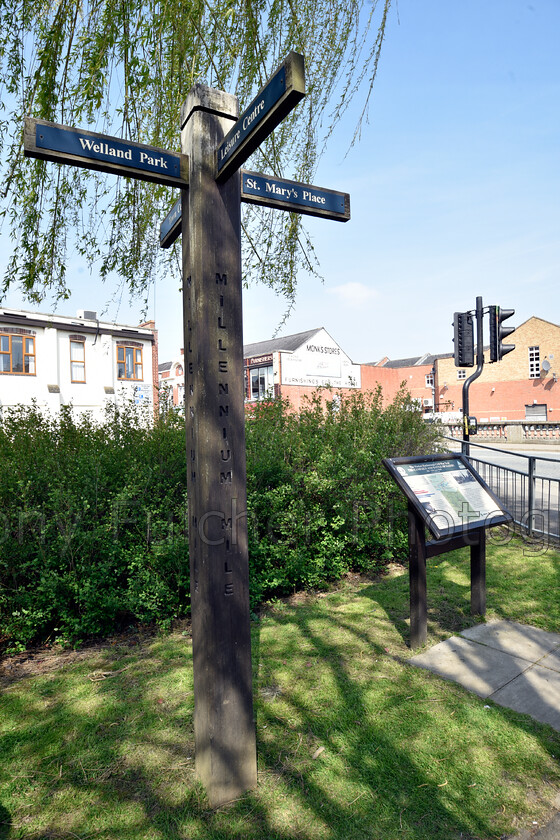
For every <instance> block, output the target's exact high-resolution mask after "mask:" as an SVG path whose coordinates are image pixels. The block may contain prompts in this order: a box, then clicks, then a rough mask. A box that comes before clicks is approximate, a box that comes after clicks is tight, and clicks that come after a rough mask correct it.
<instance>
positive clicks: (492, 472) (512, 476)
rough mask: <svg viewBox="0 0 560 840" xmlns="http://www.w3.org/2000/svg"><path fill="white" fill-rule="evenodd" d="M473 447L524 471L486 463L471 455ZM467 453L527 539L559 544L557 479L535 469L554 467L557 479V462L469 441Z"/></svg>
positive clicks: (559, 492)
mask: <svg viewBox="0 0 560 840" xmlns="http://www.w3.org/2000/svg"><path fill="white" fill-rule="evenodd" d="M444 439H445V440H446V441H450V442H452V443H453V444H454V445H455V446H454V447H453V448H454V449H457V448H462V449H463V450H464V447H463V446H462V442H461V441H458V440H457V439H455V438H450V437H447V436H444ZM472 447H476V449H477V450H479V449H480V450H487V451H488V452H494V453H496V452H498V453H502V454H505V455H508V456H511V457H514V458H519V459H522V461H523V462H525V463H524V466H525V469H514V468H513V467H510V466H503V465H501V464H495V463H493V462H492V461H490V460H488V456H487V457H486V458H484V457H483V456H484V454H485V453H480V454H479V453H478V452H477V453H476V454H474V453H473V449H472ZM448 448H449V449H451V447H448ZM468 449H469V454H468V455H467V457H468V458H469V461H470V462H471V464H472V465H473V467H474V468H475V470H476V471H477V472H478V473H479V474H480V475H481V476H482V478H483V479H484V481H485V482H486V484H488V486H489V487H490V488H491V490H492V491H493V492H494V493H495V494H496V496H497V497H498V498H499V499H500V501H501V502H502V504H503V505H504V507H505V508H507V510H509V512H510V513H511V515H512V517H513V521H514V523H515V524H516V525H517V526H518V528H520V529H521V531H522V532H524V533H526V534H528V535H529V536H530V537H533V536H534V537H537V536H539V537H547V538H548V539H550V540H560V477H559V478H555V477H551V476H545V475H541V474H539V469H540V470H541V471H542V470H543V468H542V467H540V466H539V467H537V464H539V465H540V462H545V463H546V462H548V463H551V464H554V465H555V466H556V468H557V469H558V472H559V476H560V461H557V460H555V459H554V458H547V457H546V456H545V455H525V454H521V453H519V452H515V451H511V450H507V449H500V448H498V447H495V446H484V445H483V444H480V443H473V442H472V439H471V440H470V441H469V444H468Z"/></svg>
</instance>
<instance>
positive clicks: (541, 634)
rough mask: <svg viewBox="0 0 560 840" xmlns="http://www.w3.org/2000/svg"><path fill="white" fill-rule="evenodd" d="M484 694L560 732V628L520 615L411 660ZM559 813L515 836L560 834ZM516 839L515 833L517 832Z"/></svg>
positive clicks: (533, 838) (535, 839)
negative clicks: (552, 628)
mask: <svg viewBox="0 0 560 840" xmlns="http://www.w3.org/2000/svg"><path fill="white" fill-rule="evenodd" d="M409 662H410V664H412V665H418V666H419V667H421V668H427V669H428V670H429V671H433V672H434V673H435V674H439V675H440V676H441V677H445V678H446V679H448V680H454V681H455V682H457V683H460V684H461V685H462V686H464V687H465V688H466V689H468V690H469V691H473V692H474V693H475V694H478V696H479V697H482V698H484V699H490V700H492V701H493V702H494V703H498V704H499V705H500V706H506V707H507V708H509V709H514V710H515V711H516V712H522V713H523V714H527V715H531V717H533V718H535V720H538V721H541V722H542V723H548V724H549V726H552V727H553V728H554V729H556V730H558V731H559V732H560V634H558V633H547V632H546V631H545V630H539V629H538V628H536V627H529V626H528V625H526V624H518V623H516V622H515V621H489V622H488V623H487V624H477V625H476V626H475V627H469V629H468V630H464V631H463V632H462V633H461V634H460V635H459V636H452V637H451V638H450V639H446V640H445V641H444V642H439V644H437V645H434V647H432V648H430V650H427V651H425V652H424V653H420V654H418V655H417V656H414V657H412V659H410V660H409ZM557 803H558V804H557V808H558V813H557V814H556V815H555V816H554V817H553V819H552V821H551V822H549V823H548V825H546V826H541V827H539V828H536V829H534V830H532V831H531V830H527V831H525V832H522V833H521V834H518V835H516V840H560V796H559V797H558V798H557ZM512 840H513V838H512Z"/></svg>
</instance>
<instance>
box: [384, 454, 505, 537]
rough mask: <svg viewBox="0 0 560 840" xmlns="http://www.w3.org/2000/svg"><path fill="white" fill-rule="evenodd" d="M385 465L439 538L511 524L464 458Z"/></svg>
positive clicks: (421, 459)
mask: <svg viewBox="0 0 560 840" xmlns="http://www.w3.org/2000/svg"><path fill="white" fill-rule="evenodd" d="M383 465H384V466H385V468H386V469H387V470H388V471H389V473H390V474H391V475H392V477H393V478H394V479H395V481H396V483H397V484H398V486H399V487H400V489H401V490H402V491H403V493H404V494H405V496H406V497H407V499H408V500H409V501H410V502H411V503H412V504H413V506H414V508H415V510H416V511H417V513H418V514H419V515H420V516H421V518H422V520H423V521H424V523H425V525H426V526H427V527H428V529H429V531H430V533H431V534H433V536H434V537H435V538H436V539H442V538H444V537H450V536H454V535H455V534H460V533H463V532H465V531H471V530H474V529H476V528H489V527H493V526H495V525H503V524H505V523H506V522H509V521H511V518H512V517H511V514H510V513H509V512H508V511H507V510H506V509H505V508H504V506H503V504H502V503H501V501H500V500H499V499H498V497H497V496H496V495H495V494H494V493H493V492H492V490H491V489H490V488H489V487H488V485H487V484H486V482H485V481H484V480H483V478H482V477H481V476H480V475H479V474H478V473H477V472H476V470H475V469H473V467H472V466H471V464H470V463H469V461H468V460H467V458H465V456H464V455H460V454H455V453H453V454H442V455H420V456H416V457H411V458H385V459H384V460H383Z"/></svg>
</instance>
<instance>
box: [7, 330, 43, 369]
mask: <svg viewBox="0 0 560 840" xmlns="http://www.w3.org/2000/svg"><path fill="white" fill-rule="evenodd" d="M0 373H23V374H28V375H30V376H35V339H34V338H33V336H29V335H11V334H10V333H0Z"/></svg>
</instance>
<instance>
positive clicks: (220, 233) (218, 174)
mask: <svg viewBox="0 0 560 840" xmlns="http://www.w3.org/2000/svg"><path fill="white" fill-rule="evenodd" d="M304 93H305V81H304V63H303V57H302V56H300V55H297V54H296V53H290V54H289V55H288V57H287V58H286V60H285V61H284V62H283V63H282V64H281V65H280V67H279V68H278V69H277V70H276V72H275V73H274V74H273V75H272V76H271V78H270V79H269V81H268V82H267V83H266V84H265V85H264V86H263V88H262V89H261V91H260V92H259V93H258V95H257V96H256V97H255V98H254V100H253V102H252V103H251V104H250V105H249V107H248V108H247V109H246V110H245V111H244V112H243V114H242V115H241V117H239V106H238V101H237V98H236V97H235V96H232V95H231V94H228V93H224V92H223V91H220V90H215V89H213V88H209V87H206V86H205V85H201V84H197V85H194V87H193V88H192V89H191V91H190V93H189V95H188V97H187V99H186V100H185V102H184V103H183V107H182V109H181V151H182V153H181V154H178V153H174V152H165V151H163V150H161V149H155V148H152V147H150V146H143V145H142V144H140V143H130V142H127V141H124V140H120V139H118V138H114V137H108V136H105V135H98V134H94V133H93V132H89V131H83V130H80V129H76V128H68V127H66V126H59V125H56V124H54V123H47V122H45V121H41V120H32V119H26V124H25V154H26V155H28V156H31V157H37V158H42V159H45V160H51V161H55V162H58V163H65V164H72V165H75V166H82V167H87V168H90V169H97V170H101V171H103V172H114V173H115V174H117V175H124V176H127V177H133V178H143V179H146V180H149V181H155V182H157V183H162V184H169V185H170V186H176V187H179V188H180V189H181V198H180V201H179V202H176V204H175V206H174V207H173V208H172V210H171V212H170V213H169V214H168V216H167V218H166V220H165V221H164V223H163V225H162V229H161V232H160V242H161V244H162V246H163V247H167V246H169V245H170V244H171V243H172V242H173V241H174V239H176V238H177V236H178V235H179V232H180V233H181V237H182V262H183V329H184V348H185V349H184V353H185V423H186V441H187V452H186V454H187V498H188V532H189V561H190V586H191V592H190V595H191V615H192V642H193V674H194V733H195V765H196V772H197V775H198V777H199V779H200V780H201V782H202V783H203V785H204V786H205V788H206V792H207V795H208V798H209V801H210V804H211V806H212V807H217V806H219V805H222V804H224V803H225V802H228V801H231V800H233V799H236V798H238V797H240V796H241V795H242V794H243V793H244V792H245V791H246V790H248V789H250V788H251V787H254V786H255V784H256V781H257V756H256V732H255V721H254V715H253V693H252V685H253V673H252V663H251V627H250V611H249V555H248V534H247V531H248V529H247V516H248V514H247V479H246V461H245V401H244V390H243V383H244V374H243V330H242V299H241V298H242V295H241V292H242V272H241V201H242V200H243V201H247V202H251V203H258V204H265V205H267V206H270V207H276V208H278V209H281V210H288V211H291V212H297V213H307V214H310V215H314V216H321V217H323V218H330V219H335V220H338V221H347V220H348V219H349V217H350V198H349V196H348V195H347V194H346V193H340V192H336V191H334V190H326V189H324V188H319V187H313V186H311V185H306V184H298V183H297V182H295V181H286V180H284V179H280V178H275V177H269V176H266V175H261V174H259V173H255V172H242V171H241V170H240V167H241V166H242V164H243V163H244V162H245V160H246V159H247V158H248V157H249V155H250V154H251V153H252V152H253V151H254V150H255V149H256V148H257V146H258V145H259V143H261V142H262V141H263V139H264V138H265V137H266V136H267V135H268V134H270V132H271V131H273V129H274V128H275V126H276V125H278V124H279V122H280V121H281V120H282V119H283V118H284V117H285V116H286V115H287V114H288V112H289V111H290V110H291V109H292V108H293V107H295V105H296V104H297V103H298V102H299V101H300V99H301V98H302V96H303V95H304Z"/></svg>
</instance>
